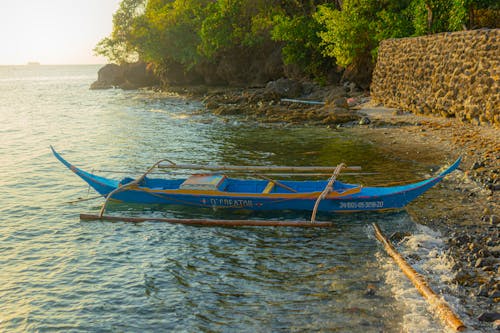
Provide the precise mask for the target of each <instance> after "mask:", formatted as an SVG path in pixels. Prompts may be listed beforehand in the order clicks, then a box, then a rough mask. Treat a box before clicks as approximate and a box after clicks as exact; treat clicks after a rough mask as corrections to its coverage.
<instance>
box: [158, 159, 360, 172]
mask: <svg viewBox="0 0 500 333" xmlns="http://www.w3.org/2000/svg"><path fill="white" fill-rule="evenodd" d="M167 162H169V163H171V164H162V163H160V164H158V168H159V169H193V170H210V171H261V172H330V173H331V172H333V171H335V169H336V168H337V166H322V167H321V166H302V167H300V166H265V165H259V166H244V165H197V164H175V163H173V162H171V161H167ZM343 169H344V170H349V171H359V170H361V167H360V166H345V167H344V168H343Z"/></svg>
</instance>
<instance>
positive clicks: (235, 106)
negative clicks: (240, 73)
mask: <svg viewBox="0 0 500 333" xmlns="http://www.w3.org/2000/svg"><path fill="white" fill-rule="evenodd" d="M306 88H307V89H306ZM306 90H307V91H308V92H309V94H308V95H303V92H304V91H306ZM332 90H336V87H335V88H333V89H332ZM336 91H337V90H336ZM341 91H342V92H340V94H341V95H343V94H346V91H345V89H343V87H342V89H341ZM329 93H330V96H332V92H329V88H325V89H322V90H320V89H318V88H317V87H313V88H311V87H309V86H308V85H305V84H303V83H299V82H297V81H292V80H288V79H280V80H277V81H272V82H270V83H269V84H268V85H267V86H266V87H265V88H253V89H244V90H242V89H232V90H231V89H223V90H220V91H212V92H209V93H207V94H206V96H205V97H204V99H203V102H204V104H205V106H206V108H207V109H209V110H210V111H211V112H213V113H214V114H216V115H221V116H245V117H246V119H247V120H253V121H258V122H263V123H288V124H300V125H304V124H309V125H317V126H333V125H338V124H345V123H354V122H357V121H358V120H359V119H360V116H359V115H358V113H357V112H356V111H353V110H350V109H348V108H344V107H339V106H338V105H339V104H340V105H342V106H347V104H346V98H345V97H341V96H339V95H337V99H338V100H340V99H342V102H340V101H339V102H338V103H334V102H333V101H332V103H328V102H326V103H325V105H312V104H307V103H300V102H290V101H285V100H282V98H283V97H285V96H286V97H287V98H288V97H300V98H302V99H305V100H311V98H316V99H317V98H320V97H321V98H324V97H325V96H328V94H329ZM297 94H302V95H299V96H298V95H297Z"/></svg>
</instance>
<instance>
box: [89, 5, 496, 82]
mask: <svg viewBox="0 0 500 333" xmlns="http://www.w3.org/2000/svg"><path fill="white" fill-rule="evenodd" d="M499 10H500V2H499V1H498V0H336V1H331V0H290V1H283V0H122V2H121V3H120V6H119V8H118V10H117V11H116V13H115V14H114V16H113V31H112V33H111V35H110V36H108V37H106V38H104V39H103V40H101V41H100V42H99V43H98V44H97V45H96V47H95V49H94V51H95V52H96V53H97V54H100V55H104V56H106V57H107V58H108V59H109V60H111V61H113V62H117V63H122V62H130V61H134V60H137V59H141V60H144V61H148V62H152V63H154V64H156V65H157V68H160V69H161V67H162V66H166V65H167V64H169V63H177V64H181V65H183V66H184V68H185V69H186V70H187V69H190V68H192V67H193V66H195V65H196V64H198V63H200V62H209V61H220V59H224V57H227V56H228V55H231V54H242V53H241V52H243V53H245V52H247V53H250V54H251V53H252V52H259V51H262V50H266V49H268V48H269V47H277V46H281V47H282V56H283V61H284V62H285V63H286V64H293V65H295V66H297V67H298V68H300V69H302V70H303V72H304V73H305V75H308V76H312V77H315V78H321V77H322V76H324V75H325V74H326V73H327V72H328V71H329V70H330V69H331V68H333V67H334V66H335V65H340V66H343V67H347V66H349V65H351V64H359V63H363V62H365V63H366V61H370V60H372V59H373V57H375V56H376V52H377V47H378V44H379V42H380V41H381V40H383V39H386V38H399V37H406V36H418V35H424V34H429V33H437V32H442V31H448V30H451V31H454V30H460V29H463V28H464V27H467V28H471V27H476V26H480V25H481V24H483V23H482V22H486V21H488V20H489V21H488V22H489V23H484V24H490V25H491V24H492V23H490V22H491V21H492V20H493V22H494V23H493V25H494V24H498V23H495V22H498V19H496V21H494V20H495V17H496V16H495V15H497V16H498V13H499ZM481 15H482V16H481ZM491 17H493V19H492V18H491Z"/></svg>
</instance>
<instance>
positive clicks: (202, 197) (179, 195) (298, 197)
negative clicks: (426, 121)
mask: <svg viewBox="0 0 500 333" xmlns="http://www.w3.org/2000/svg"><path fill="white" fill-rule="evenodd" d="M51 149H52V152H53V154H54V156H55V157H56V158H57V159H58V160H59V161H60V162H62V163H63V164H64V165H65V166H66V167H68V168H69V169H70V170H71V171H73V172H74V173H76V174H77V175H78V176H79V177H80V178H82V179H83V180H84V181H85V182H87V183H88V184H89V185H90V186H91V187H92V188H94V189H95V190H96V191H97V192H98V193H99V194H100V195H102V196H103V197H105V198H106V202H105V204H104V205H103V208H102V209H101V212H100V214H99V215H83V214H82V215H81V217H82V218H89V219H90V218H92V219H93V218H99V219H105V218H107V217H106V216H104V215H103V214H104V210H105V206H106V203H107V202H108V201H109V200H113V201H118V202H124V203H139V204H165V205H185V206H194V207H205V208H217V209H219V208H223V209H233V210H234V209H245V210H259V211H260V210H276V211H280V210H301V211H311V212H312V217H311V221H308V222H307V223H308V224H314V225H318V224H321V223H322V222H316V221H315V218H316V213H317V212H329V213H334V212H358V211H380V210H392V209H401V208H403V207H405V206H406V205H407V204H408V203H410V202H411V201H413V200H414V199H416V198H417V197H418V196H420V195H422V194H423V193H424V192H425V191H427V190H428V189H430V188H431V187H433V186H434V185H436V184H437V183H438V182H439V181H441V180H442V179H443V178H444V177H445V176H446V175H448V174H449V173H451V172H452V171H454V170H455V169H457V167H458V166H459V164H460V161H461V159H460V158H459V159H457V160H456V161H455V162H454V163H453V164H452V165H451V166H450V167H448V168H447V169H446V170H444V171H442V172H441V173H440V174H438V175H437V176H434V177H431V178H429V179H426V180H423V181H420V182H416V183H412V184H408V185H401V186H390V187H364V186H361V185H355V184H347V183H343V182H341V181H338V180H336V178H337V176H338V175H339V173H340V172H341V171H342V170H359V169H360V168H359V167H346V166H345V165H344V164H341V165H338V166H335V167H279V166H278V167H266V166H254V167H247V166H210V165H203V166H202V165H190V164H181V165H179V164H175V163H173V162H171V161H169V160H166V159H165V160H161V161H158V162H157V163H155V164H154V165H153V166H152V167H150V168H149V169H148V170H147V172H145V173H144V174H143V175H142V176H140V177H138V178H137V179H133V178H128V177H127V178H123V179H121V180H115V179H109V178H104V177H100V176H96V175H94V174H92V173H89V172H86V171H83V170H81V169H79V168H77V167H75V166H74V165H72V164H71V163H69V162H68V161H66V160H65V159H64V158H63V157H62V156H61V155H60V154H59V153H57V152H56V151H55V150H54V148H53V147H51ZM163 168H168V169H193V170H194V169H197V170H203V171H204V172H206V171H207V170H208V171H216V172H215V173H213V172H212V173H204V174H199V173H198V174H193V175H191V176H189V177H187V178H183V179H160V178H149V177H147V175H148V174H150V173H151V172H152V171H153V170H156V169H163ZM235 171H238V172H241V171H247V172H249V174H250V175H254V176H255V177H256V178H261V179H238V178H230V177H227V176H226V175H225V174H224V173H223V172H226V173H227V172H235ZM266 171H267V172H268V171H279V172H284V171H293V172H311V171H316V172H318V171H321V172H332V176H331V177H330V178H329V179H328V180H319V181H318V180H307V181H288V180H286V181H285V180H274V179H270V178H268V177H267V176H265V175H263V174H262V173H263V172H266ZM108 217H109V216H108ZM111 219H113V220H118V219H119V220H127V218H116V217H111ZM144 220H159V219H156V218H145V219H144ZM196 221H198V220H196ZM133 222H139V221H133ZM167 222H172V221H167ZM198 222H199V221H198ZM311 222H312V223H311ZM292 223H293V224H294V225H296V224H297V223H296V222H292ZM192 224H199V223H192ZM247 225H248V224H247ZM251 225H255V224H251Z"/></svg>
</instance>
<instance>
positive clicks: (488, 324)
mask: <svg viewBox="0 0 500 333" xmlns="http://www.w3.org/2000/svg"><path fill="white" fill-rule="evenodd" d="M176 91H177V92H179V93H182V94H186V93H187V94H190V95H191V96H193V97H195V98H200V99H202V100H203V102H204V104H205V106H206V108H207V109H208V111H209V112H212V113H214V114H216V115H221V116H229V117H230V116H238V117H244V119H245V120H248V121H258V122H262V123H281V124H283V125H284V126H293V125H304V124H306V125H309V126H326V127H329V128H334V129H338V128H342V130H344V131H349V132H351V133H352V134H353V135H356V136H357V137H360V138H364V139H366V140H368V141H371V142H373V143H374V144H376V145H377V146H378V147H382V148H381V149H383V150H385V151H386V152H387V154H388V155H389V156H393V157H395V158H402V159H405V160H413V161H418V162H420V163H427V164H431V165H442V164H443V163H445V161H443V158H445V159H446V160H447V161H452V160H454V159H456V158H457V157H458V156H462V157H463V162H462V164H461V167H460V170H459V171H458V172H456V173H454V174H453V175H452V176H451V177H449V178H448V179H446V180H445V181H444V182H443V183H442V185H441V187H442V188H441V190H440V194H439V195H440V196H439V197H433V198H431V202H432V204H429V200H428V198H427V200H417V202H415V203H413V204H411V205H410V206H409V207H408V212H409V213H410V214H411V216H412V217H413V219H414V220H415V221H417V222H418V223H421V224H425V225H427V226H429V227H430V228H432V229H434V230H439V231H440V232H441V233H442V235H443V238H444V239H445V240H446V244H447V252H446V255H447V256H449V257H450V258H451V259H452V260H453V262H454V263H455V266H454V269H455V273H456V275H455V279H454V282H455V283H456V284H457V285H458V286H459V287H460V288H458V289H459V292H460V295H457V296H458V297H459V298H460V300H461V302H462V306H463V308H464V309H465V310H466V312H467V313H468V315H469V316H470V317H471V318H476V319H477V323H476V325H477V327H476V328H480V329H482V330H485V331H490V330H491V331H494V330H496V327H499V326H500V325H499V322H498V321H497V320H498V319H500V235H499V229H500V135H499V130H498V129H497V128H494V127H492V126H488V125H485V126H477V125H474V124H471V123H468V122H462V121H460V120H458V119H455V118H442V117H435V116H430V115H415V114H412V113H408V112H403V111H401V110H398V109H390V108H385V107H382V106H378V105H376V104H375V103H373V102H371V99H370V97H369V95H367V94H366V93H364V92H363V91H361V90H360V89H358V88H357V87H356V86H355V85H354V84H345V85H342V86H334V87H323V88H319V87H317V86H314V85H308V84H305V85H304V84H298V83H296V82H293V81H289V80H285V79H283V80H281V81H280V82H271V83H270V84H268V85H267V86H266V87H265V88H254V89H208V88H206V87H194V88H193V87H190V88H177V89H176ZM290 99H297V100H298V101H292V102H291V101H290ZM317 102H321V103H323V104H320V103H317ZM309 103H314V104H309ZM443 193H444V194H445V195H446V197H445V198H443V197H442V195H443ZM434 205H435V206H434Z"/></svg>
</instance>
